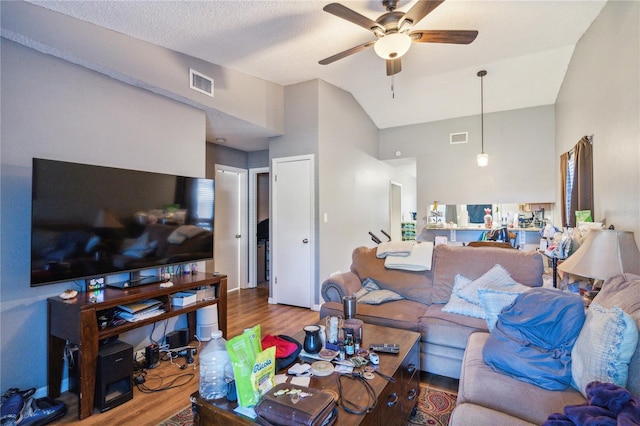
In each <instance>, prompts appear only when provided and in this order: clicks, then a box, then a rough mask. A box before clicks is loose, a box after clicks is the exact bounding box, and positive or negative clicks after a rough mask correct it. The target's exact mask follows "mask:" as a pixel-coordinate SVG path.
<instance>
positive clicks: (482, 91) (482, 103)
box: [478, 70, 487, 154]
mask: <svg viewBox="0 0 640 426" xmlns="http://www.w3.org/2000/svg"><path fill="white" fill-rule="evenodd" d="M485 75H487V72H486V71H485V70H482V71H478V77H480V135H481V139H480V141H481V148H482V149H481V153H482V154H484V76H485Z"/></svg>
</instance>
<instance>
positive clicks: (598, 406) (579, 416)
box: [543, 382, 640, 426]
mask: <svg viewBox="0 0 640 426" xmlns="http://www.w3.org/2000/svg"><path fill="white" fill-rule="evenodd" d="M586 393H587V402H585V403H584V404H581V405H567V406H566V407H564V414H560V413H554V414H551V415H550V416H549V418H548V419H547V421H546V422H544V423H543V426H576V425H578V426H580V425H599V426H600V425H601V426H608V425H611V426H616V425H621V426H628V425H640V398H638V397H637V396H634V395H631V393H630V392H629V391H628V390H626V389H625V388H622V387H620V386H616V385H614V384H613V383H601V382H591V383H589V384H588V385H587V388H586Z"/></svg>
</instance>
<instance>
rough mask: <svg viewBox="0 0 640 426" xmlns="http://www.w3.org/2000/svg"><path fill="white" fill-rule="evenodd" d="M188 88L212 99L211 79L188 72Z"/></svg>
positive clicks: (191, 71)
mask: <svg viewBox="0 0 640 426" xmlns="http://www.w3.org/2000/svg"><path fill="white" fill-rule="evenodd" d="M189 87H191V88H192V89H193V90H195V91H196V92H200V93H204V94H205V95H207V96H211V97H212V98H213V78H211V77H208V76H206V75H204V74H202V73H199V72H198V71H196V70H193V69H190V70H189Z"/></svg>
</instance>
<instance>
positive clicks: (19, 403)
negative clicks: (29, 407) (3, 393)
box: [0, 393, 24, 426]
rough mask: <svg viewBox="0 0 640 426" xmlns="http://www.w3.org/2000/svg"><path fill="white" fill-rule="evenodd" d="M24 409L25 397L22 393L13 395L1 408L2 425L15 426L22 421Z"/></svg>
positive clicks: (0, 421) (0, 419)
mask: <svg viewBox="0 0 640 426" xmlns="http://www.w3.org/2000/svg"><path fill="white" fill-rule="evenodd" d="M23 407H24V397H23V396H22V394H20V393H13V394H12V395H10V396H8V397H7V398H6V399H4V401H3V402H2V407H0V424H2V426H14V425H17V424H18V422H19V421H20V420H21V419H22V417H21V413H22V408H23Z"/></svg>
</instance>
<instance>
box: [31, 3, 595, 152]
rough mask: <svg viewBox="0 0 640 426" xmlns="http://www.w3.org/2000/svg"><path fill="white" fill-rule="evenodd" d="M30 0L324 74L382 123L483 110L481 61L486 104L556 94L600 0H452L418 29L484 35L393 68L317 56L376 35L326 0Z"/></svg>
mask: <svg viewBox="0 0 640 426" xmlns="http://www.w3.org/2000/svg"><path fill="white" fill-rule="evenodd" d="M414 2H415V1H400V4H399V9H400V10H402V11H407V10H408V9H409V8H410V7H411V5H412V4H413V3H414ZM32 3H34V4H37V5H40V6H43V7H45V8H48V9H51V10H55V11H58V12H60V13H63V14H67V15H70V16H73V17H75V18H78V19H81V20H83V21H87V22H91V23H94V24H96V25H99V26H102V27H105V28H109V29H111V30H114V31H117V32H120V33H123V34H126V35H129V36H132V37H135V38H138V39H141V40H144V41H147V42H150V43H153V44H156V45H159V46H162V47H166V48H169V49H172V50H175V51H179V52H182V53H185V54H188V55H191V56H194V57H197V58H200V59H204V60H206V61H209V62H211V63H214V64H217V65H221V66H224V67H227V68H230V69H234V70H237V71H241V72H243V73H246V74H249V75H252V76H255V77H259V78H261V79H264V80H267V81H271V82H274V83H278V84H281V85H289V84H293V83H298V82H302V81H308V80H312V79H315V78H319V79H322V80H324V81H327V82H329V83H331V84H333V85H335V86H337V87H339V88H342V89H344V90H346V91H348V92H350V93H351V94H352V95H353V96H354V97H355V99H356V100H357V101H358V102H359V103H360V104H361V105H362V107H363V109H364V110H365V111H366V112H367V114H368V115H369V116H370V117H371V119H372V120H373V121H374V123H375V124H376V125H377V126H378V127H379V128H381V129H382V128H387V127H396V126H402V125H408V124H415V123H422V122H428V121H435V120H442V119H447V118H452V117H461V116H468V115H474V114H478V113H479V109H480V95H479V90H480V83H479V79H478V77H477V76H476V73H477V71H478V70H480V69H486V70H487V71H488V75H487V76H486V77H485V79H484V88H485V89H484V90H485V112H493V111H502V110H509V109H515V108H525V107H530V106H537V105H548V104H553V103H555V100H556V96H557V94H558V91H559V89H560V85H561V84H562V80H563V78H564V74H565V71H566V69H567V66H568V64H569V61H570V59H571V55H572V53H573V48H574V46H575V44H576V43H577V41H578V40H579V39H580V37H581V36H582V34H584V32H585V31H586V30H587V28H588V27H589V25H590V24H591V22H592V21H593V20H594V19H595V17H596V16H597V14H598V13H599V12H600V10H601V9H602V7H603V6H604V4H605V1H603V0H592V1H591V0H590V1H581V0H545V1H523V0H510V1H485V0H472V1H466V0H447V1H445V2H444V3H443V4H442V5H441V6H439V7H438V8H436V9H435V10H434V11H433V12H432V13H431V14H429V15H428V16H427V17H426V18H424V19H423V20H421V21H420V22H419V23H418V24H416V25H414V28H413V29H461V30H478V31H479V35H478V37H477V39H476V40H475V41H474V42H473V43H472V44H470V45H466V46H463V45H451V44H413V45H412V47H411V49H410V50H409V52H408V53H407V54H406V55H405V56H404V57H403V59H402V61H403V63H402V65H403V71H402V72H401V73H399V74H397V75H396V76H395V77H393V78H392V77H387V76H386V73H385V63H384V61H383V60H382V59H380V58H379V57H377V56H376V54H375V52H374V51H373V49H368V50H366V51H363V52H360V53H357V54H355V55H352V56H350V57H347V58H345V59H342V60H339V61H337V62H334V63H333V64H330V65H319V64H318V61H319V60H321V59H324V58H326V57H328V56H331V55H333V54H335V53H338V52H341V51H343V50H346V49H348V48H351V47H354V46H356V45H359V44H362V43H365V42H367V41H369V40H373V39H374V36H373V35H372V33H371V32H369V31H367V30H365V29H363V28H361V27H359V26H357V25H354V24H352V23H350V22H347V21H345V20H342V19H340V18H338V17H336V16H333V15H331V14H329V13H326V12H324V11H323V10H322V8H323V7H324V6H325V5H326V4H327V3H329V1H316V0H311V1H274V0H271V1H62V2H58V1H32ZM342 4H344V5H345V6H347V7H349V8H351V9H353V10H355V11H357V12H359V13H361V14H363V15H365V16H367V17H369V18H371V19H374V20H375V19H376V18H377V17H378V16H379V15H381V14H382V13H384V8H383V6H382V4H381V2H380V1H345V2H342ZM392 87H393V89H394V96H393V97H392ZM236 130H238V131H239V130H240V129H236ZM218 133H219V132H218ZM239 147H240V146H239ZM241 148H242V149H246V150H252V149H258V148H259V147H258V146H256V147H253V148H252V147H248V146H243V147H241Z"/></svg>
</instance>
